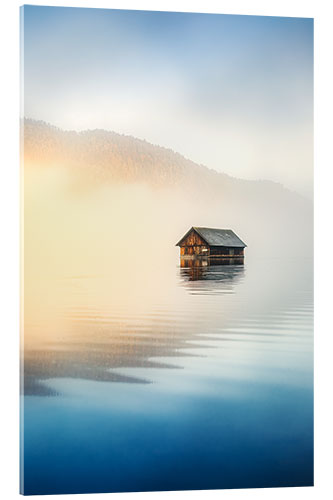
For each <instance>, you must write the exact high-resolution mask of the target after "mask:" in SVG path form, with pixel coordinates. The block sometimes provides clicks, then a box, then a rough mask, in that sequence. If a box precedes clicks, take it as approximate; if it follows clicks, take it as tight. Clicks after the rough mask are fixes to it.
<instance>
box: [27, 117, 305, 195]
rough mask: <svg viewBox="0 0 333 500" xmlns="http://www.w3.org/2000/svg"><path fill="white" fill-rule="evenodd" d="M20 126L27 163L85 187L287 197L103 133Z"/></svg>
mask: <svg viewBox="0 0 333 500" xmlns="http://www.w3.org/2000/svg"><path fill="white" fill-rule="evenodd" d="M23 125H24V157H25V160H26V161H27V162H32V163H34V164H37V165H38V164H40V165H44V166H47V165H53V164H58V163H61V164H62V165H63V166H67V167H69V168H78V169H80V171H81V173H83V171H84V173H85V175H86V176H87V177H88V178H89V179H90V181H95V182H100V181H102V182H105V181H110V182H144V183H147V184H149V185H152V186H154V187H173V188H174V187H178V188H181V189H184V190H185V191H190V190H191V189H193V188H195V189H200V190H201V192H202V193H204V192H209V193H210V195H213V196H214V193H215V194H216V193H218V192H220V189H221V188H224V190H226V189H233V188H234V187H236V186H241V185H242V186H244V187H245V186H247V187H249V188H250V187H252V188H255V187H256V186H265V187H266V188H267V187H269V188H270V189H272V190H282V189H283V190H284V191H288V192H289V190H287V189H285V188H284V187H283V186H282V185H281V184H278V183H276V182H273V181H267V180H255V181H252V180H243V179H237V178H234V177H231V176H229V175H227V174H225V173H221V172H217V171H215V170H213V169H210V168H208V167H206V166H204V165H199V164H197V163H195V162H193V161H191V160H189V159H187V158H185V157H184V156H182V155H181V154H180V153H177V152H175V151H173V150H171V149H167V148H164V147H162V146H156V145H153V144H150V143H149V142H147V141H145V140H142V139H137V138H134V137H132V136H127V135H122V134H118V133H116V132H112V131H106V130H103V129H95V130H86V131H82V132H76V131H70V130H68V131H67V130H62V129H60V128H57V127H55V126H53V125H50V124H47V123H45V122H43V121H36V120H31V119H27V118H26V119H24V121H23ZM290 193H291V192H290ZM296 196H298V195H296ZM299 196H300V195H299Z"/></svg>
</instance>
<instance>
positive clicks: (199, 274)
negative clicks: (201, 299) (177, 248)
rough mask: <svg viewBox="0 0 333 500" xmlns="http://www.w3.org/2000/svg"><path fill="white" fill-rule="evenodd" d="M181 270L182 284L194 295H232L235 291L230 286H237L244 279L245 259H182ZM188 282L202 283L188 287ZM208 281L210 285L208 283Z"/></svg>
mask: <svg viewBox="0 0 333 500" xmlns="http://www.w3.org/2000/svg"><path fill="white" fill-rule="evenodd" d="M180 268H181V269H180V277H181V281H182V284H183V285H184V286H188V288H189V289H190V290H192V293H195V292H200V293H204V292H206V293H208V294H216V293H230V292H231V291H232V289H233V287H232V286H230V285H232V284H234V285H236V283H237V281H238V280H239V279H242V277H243V274H244V258H238V259H235V258H233V259H228V258H224V259H218V258H215V259H213V258H207V257H206V258H205V257H204V258H200V259H199V258H198V259H181V260H180ZM188 281H200V282H201V283H197V284H196V286H195V287H193V285H191V284H190V285H186V284H187V282H188ZM207 281H208V282H209V283H206V282H207ZM212 282H213V283H212Z"/></svg>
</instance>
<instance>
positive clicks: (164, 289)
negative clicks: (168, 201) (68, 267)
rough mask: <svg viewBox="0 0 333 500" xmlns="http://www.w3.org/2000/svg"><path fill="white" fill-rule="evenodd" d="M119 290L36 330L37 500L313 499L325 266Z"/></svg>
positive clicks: (73, 287) (29, 482)
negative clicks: (317, 312) (318, 295)
mask: <svg viewBox="0 0 333 500" xmlns="http://www.w3.org/2000/svg"><path fill="white" fill-rule="evenodd" d="M135 273H137V274H135ZM138 273H139V274H138ZM120 276H121V279H119V277H118V278H117V280H116V279H115V275H114V274H110V275H108V276H104V275H94V274H90V275H75V276H74V275H71V276H68V277H64V278H63V279H61V280H58V281H57V282H55V281H54V282H50V286H51V285H52V287H53V288H54V290H55V292H54V293H55V297H54V298H53V300H52V301H49V302H50V304H49V303H48V308H46V307H45V311H46V312H45V317H44V316H43V315H42V307H41V301H40V302H38V307H37V308H36V311H37V312H36V314H32V315H30V316H28V315H27V318H26V324H25V346H24V347H25V363H24V374H25V377H24V382H25V383H24V391H25V392H24V394H25V398H24V399H25V404H24V430H25V436H24V460H25V461H24V477H25V493H26V494H41V493H44V494H47V493H59V494H60V493H74V492H76V493H83V492H108V491H109V492H112V491H113V492H116V491H138V490H146V491H147V490H163V489H166V490H168V489H169V490H170V489H211V488H238V487H269V486H297V485H298V486H301V485H311V484H312V482H313V441H312V438H313V420H312V413H313V411H312V398H313V390H312V385H313V384H312V329H313V324H312V322H313V319H312V318H313V316H312V315H313V297H312V263H311V261H307V260H304V261H300V260H295V261H291V260H290V261H287V260H285V261H281V260H279V259H262V260H260V259H257V260H256V261H251V260H250V259H249V260H248V261H246V262H245V263H236V262H228V264H227V263H226V262H218V261H215V262H212V261H207V262H206V261H204V260H203V261H201V262H200V263H197V262H195V261H187V262H186V263H182V262H180V265H178V266H177V265H175V263H172V265H170V266H168V265H167V264H165V265H164V266H160V267H157V266H152V267H151V268H150V267H146V268H143V269H141V270H140V269H139V270H138V269H137V268H136V269H134V268H132V269H129V268H128V267H126V268H124V269H123V270H122V272H121V273H120ZM55 305H56V306H57V307H55ZM114 382H117V383H114ZM48 396H52V397H48Z"/></svg>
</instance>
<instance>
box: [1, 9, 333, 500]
mask: <svg viewBox="0 0 333 500" xmlns="http://www.w3.org/2000/svg"><path fill="white" fill-rule="evenodd" d="M27 3H30V2H27ZM31 3H33V4H34V5H37V4H38V5H45V4H47V5H58V6H73V7H104V8H122V9H125V8H128V9H145V10H171V11H172V10H173V11H192V12H193V11H196V12H213V13H214V12H215V13H225V14H252V15H274V16H291V17H292V16H295V17H314V18H315V487H314V488H283V489H270V490H268V489H261V490H220V491H205V492H202V491H195V492H191V491H190V492H172V493H167V492H162V493H135V494H133V493H131V494H114V495H113V496H112V497H110V496H109V495H89V496H86V495H75V496H74V495H67V496H66V497H65V498H69V499H70V498H75V499H79V498H81V497H85V498H89V499H95V498H96V499H101V500H102V499H103V498H112V500H113V499H114V500H117V499H122V500H125V499H127V498H132V499H137V500H142V499H144V498H148V499H151V500H155V499H158V500H159V499H161V500H162V499H168V500H169V499H175V500H179V499H183V498H184V499H199V498H206V499H209V500H213V499H217V498H220V497H223V498H224V499H226V500H228V499H232V500H233V499H236V500H238V499H247V500H252V499H256V500H261V499H265V500H266V499H268V500H269V499H280V498H283V499H302V500H303V499H304V500H307V499H310V498H311V499H314V498H316V499H326V498H333V440H332V435H333V433H332V425H333V411H332V408H333V403H332V399H333V387H332V386H333V371H332V365H333V360H332V356H333V342H332V336H333V327H332V314H331V312H332V310H333V292H332V282H333V276H332V267H333V266H332V263H331V252H332V253H333V244H332V233H333V227H332V225H333V224H332V212H333V210H332V198H333V182H332V179H333V177H332V169H333V161H332V160H333V155H332V149H333V126H332V118H333V106H332V101H333V99H332V92H333V78H332V73H333V37H332V32H333V18H332V13H333V9H332V7H331V4H332V3H331V2H330V1H329V0H317V1H315V0H312V1H306V0H303V1H298V0H279V1H272V0H263V1H258V0H243V1H240V0H233V1H224V0H220V1H210V0H206V1H203V0H200V1H199V0H191V1H189V0H188V1H186V0H182V1H181V0H178V1H174V0H164V1H162V0H155V1H153V0H136V1H135V0H132V1H129V0H128V1H126V0H123V1H116V0H109V1H99V0H95V1H87V0H86V1H84V0H78V1H75V0H72V1H66V0H63V1H60V2H59V1H58V2H57V1H53V2H51V1H50V2H48V1H47V0H46V1H45V2H40V1H34V2H31ZM20 5H21V3H20V2H19V1H17V0H7V1H6V2H2V5H1V6H2V8H1V11H0V21H1V27H0V37H1V44H0V48H1V59H0V68H1V77H0V86H1V91H0V99H1V106H0V111H1V115H0V116H1V118H0V123H1V134H0V138H1V142H0V144H1V147H0V154H1V163H0V176H1V177H0V186H1V193H0V203H1V207H0V217H1V219H0V220H1V225H0V235H1V236H0V251H1V257H0V271H1V274H0V284H1V296H0V314H1V316H0V318H1V321H0V325H1V330H0V331H1V350H0V369H1V372H0V383H1V392H0V402H1V410H0V419H1V420H0V498H3V499H6V500H7V499H9V500H10V499H13V498H14V499H15V498H18V497H19V494H18V484H19V468H18V464H19V439H18V437H19V411H18V394H19V392H18V381H19V376H18V374H19V362H18V357H19V356H18V355H19V311H20V305H19V262H20V257H19V255H20V254H19V240H20V235H19V231H20V229H19V219H20V208H19V200H20V187H19V186H20V184H19V100H20V99H19V94H20V92H19V6H20ZM41 43H43V42H42V41H41Z"/></svg>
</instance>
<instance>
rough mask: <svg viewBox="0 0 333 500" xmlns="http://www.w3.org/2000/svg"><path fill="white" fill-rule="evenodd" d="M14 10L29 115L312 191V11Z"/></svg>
mask: <svg viewBox="0 0 333 500" xmlns="http://www.w3.org/2000/svg"><path fill="white" fill-rule="evenodd" d="M22 14H23V15H22V18H23V19H22V20H23V22H24V54H23V55H24V57H23V58H24V84H25V85H24V114H25V115H26V116H28V117H29V118H31V119H37V120H43V121H46V122H48V123H51V124H53V125H55V126H57V127H59V128H61V129H65V130H69V129H70V130H76V131H82V130H86V129H96V128H98V129H104V130H110V131H115V132H117V133H119V134H125V135H130V136H133V137H136V138H139V139H142V140H146V141H148V142H150V143H152V144H158V145H160V146H162V147H165V148H170V149H172V150H174V151H177V152H179V153H180V154H182V155H184V156H185V157H186V158H189V159H191V160H192V161H194V162H196V163H198V164H203V165H205V166H207V167H208V168H212V169H214V170H216V171H218V172H224V173H226V174H228V175H231V176H233V177H236V178H242V179H267V180H272V181H275V182H279V183H281V184H283V185H284V186H285V187H287V188H289V189H291V190H293V191H297V192H299V193H301V194H303V195H305V196H307V197H310V198H312V184H313V172H312V168H313V165H312V163H313V137H312V136H313V20H312V19H306V18H279V17H264V16H235V15H223V14H194V13H192V14H191V13H175V12H151V11H126V10H113V9H110V10H109V9H84V8H82V9H77V8H70V7H39V6H24V7H23V9H22ZM41 39H43V44H40V40H41Z"/></svg>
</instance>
